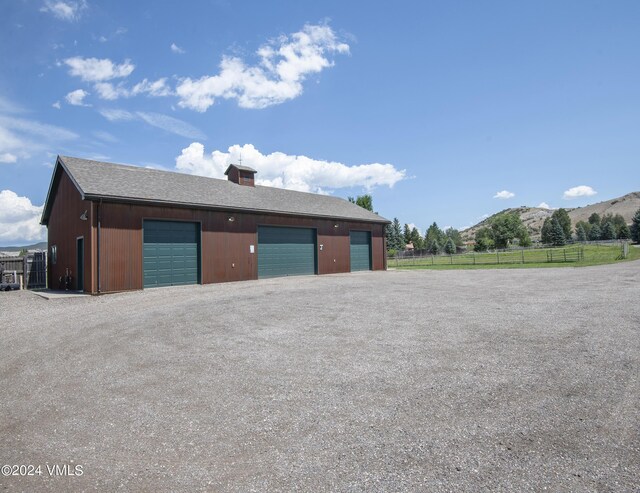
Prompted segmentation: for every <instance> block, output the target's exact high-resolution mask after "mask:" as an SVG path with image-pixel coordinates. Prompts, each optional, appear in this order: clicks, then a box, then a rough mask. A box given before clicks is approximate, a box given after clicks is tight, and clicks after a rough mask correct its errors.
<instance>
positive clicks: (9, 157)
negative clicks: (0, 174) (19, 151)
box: [0, 152, 18, 163]
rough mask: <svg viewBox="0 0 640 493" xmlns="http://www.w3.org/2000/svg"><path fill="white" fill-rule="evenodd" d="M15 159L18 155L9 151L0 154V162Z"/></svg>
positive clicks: (12, 161) (11, 161) (10, 161)
mask: <svg viewBox="0 0 640 493" xmlns="http://www.w3.org/2000/svg"><path fill="white" fill-rule="evenodd" d="M17 160H18V156H16V155H15V154H11V153H10V152H4V153H2V154H0V163H15V162H16V161H17Z"/></svg>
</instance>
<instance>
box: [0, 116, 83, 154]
mask: <svg viewBox="0 0 640 493" xmlns="http://www.w3.org/2000/svg"><path fill="white" fill-rule="evenodd" d="M77 137H78V135H76V134H75V133H73V132H71V131H69V130H67V129H64V128H61V127H57V126H55V125H48V124H45V123H40V122H37V121H34V120H27V119H23V118H16V117H14V116H5V115H0V155H2V156H4V157H5V158H6V160H9V161H12V160H13V158H14V157H15V158H16V160H15V161H17V160H19V159H24V158H28V157H29V156H31V154H32V153H34V152H40V151H45V150H47V149H50V148H52V147H53V148H59V146H60V145H61V143H62V142H63V141H67V140H73V139H76V138H77ZM15 161H13V162H15Z"/></svg>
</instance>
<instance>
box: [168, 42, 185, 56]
mask: <svg viewBox="0 0 640 493" xmlns="http://www.w3.org/2000/svg"><path fill="white" fill-rule="evenodd" d="M171 51H172V52H174V53H177V54H178V55H182V54H183V53H185V51H184V50H183V49H182V48H180V47H179V46H178V45H177V44H175V43H171Z"/></svg>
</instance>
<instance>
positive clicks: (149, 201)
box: [83, 193, 391, 224]
mask: <svg viewBox="0 0 640 493" xmlns="http://www.w3.org/2000/svg"><path fill="white" fill-rule="evenodd" d="M83 199H84V200H103V201H107V202H117V203H129V204H147V205H161V206H167V205H170V206H174V207H181V208H195V209H207V210H213V211H229V212H233V211H238V212H247V213H254V214H255V213H257V214H275V215H281V216H291V217H296V216H298V217H299V216H302V217H317V218H322V219H334V220H338V221H357V222H365V223H374V224H391V221H389V220H388V219H385V218H383V217H380V218H378V219H373V218H371V219H364V218H358V217H346V216H332V215H327V214H307V213H303V212H287V211H274V210H270V209H257V208H250V207H224V206H215V205H207V204H199V203H192V202H175V201H171V200H156V199H140V198H133V197H120V196H115V195H103V194H92V193H87V194H85V195H83Z"/></svg>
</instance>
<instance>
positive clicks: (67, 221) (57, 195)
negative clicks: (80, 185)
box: [47, 168, 93, 292]
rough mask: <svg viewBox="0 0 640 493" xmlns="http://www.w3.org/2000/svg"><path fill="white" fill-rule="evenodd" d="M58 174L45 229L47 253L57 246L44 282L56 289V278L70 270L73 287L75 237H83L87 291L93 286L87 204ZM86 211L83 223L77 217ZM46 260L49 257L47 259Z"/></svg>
mask: <svg viewBox="0 0 640 493" xmlns="http://www.w3.org/2000/svg"><path fill="white" fill-rule="evenodd" d="M57 173H59V175H58V176H56V179H55V180H54V190H52V192H53V195H52V196H53V197H54V199H53V205H52V207H51V214H50V217H49V224H48V229H47V241H48V244H49V254H51V247H52V246H53V245H55V246H56V247H57V252H58V253H57V261H56V264H55V265H53V263H52V262H51V261H49V266H48V270H49V272H48V276H49V279H48V283H49V288H51V289H58V288H59V287H60V283H59V278H60V277H61V276H64V275H65V274H66V269H67V268H68V269H69V270H70V271H71V275H72V277H73V284H74V286H73V288H74V289H75V288H76V287H77V281H78V280H77V272H76V270H77V266H76V263H77V244H76V240H77V238H78V237H79V236H82V237H84V269H83V270H84V289H85V291H89V292H90V291H91V290H92V286H93V279H92V276H91V273H92V257H93V256H92V254H91V252H92V245H93V243H92V231H91V205H92V204H91V202H89V201H86V200H82V197H81V196H80V192H78V189H77V188H76V187H75V185H74V184H73V182H72V181H71V180H70V179H69V177H68V176H67V174H66V173H64V172H63V171H62V169H61V168H58V172H57ZM85 210H86V211H88V212H87V220H86V221H82V220H81V219H80V216H81V215H82V213H83V212H84V211H85ZM49 258H50V257H49Z"/></svg>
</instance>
